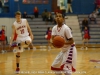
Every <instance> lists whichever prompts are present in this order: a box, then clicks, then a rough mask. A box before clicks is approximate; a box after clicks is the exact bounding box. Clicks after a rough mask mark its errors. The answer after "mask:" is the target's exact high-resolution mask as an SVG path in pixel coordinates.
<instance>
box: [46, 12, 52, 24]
mask: <svg viewBox="0 0 100 75" xmlns="http://www.w3.org/2000/svg"><path fill="white" fill-rule="evenodd" d="M46 22H47V23H46V24H48V22H53V17H52V14H51V13H50V12H48V16H47V19H46Z"/></svg>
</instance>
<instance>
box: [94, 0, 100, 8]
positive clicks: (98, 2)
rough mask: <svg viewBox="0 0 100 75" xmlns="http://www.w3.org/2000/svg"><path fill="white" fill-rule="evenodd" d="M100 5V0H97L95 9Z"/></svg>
mask: <svg viewBox="0 0 100 75" xmlns="http://www.w3.org/2000/svg"><path fill="white" fill-rule="evenodd" d="M99 7H100V0H95V9H96V8H99Z"/></svg>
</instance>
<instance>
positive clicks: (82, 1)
mask: <svg viewBox="0 0 100 75" xmlns="http://www.w3.org/2000/svg"><path fill="white" fill-rule="evenodd" d="M52 2H53V0H49V4H23V3H22V0H19V9H20V11H21V12H22V13H23V12H24V11H26V12H27V13H28V14H32V13H33V8H34V6H37V7H38V8H39V12H40V14H41V13H42V12H43V10H44V9H45V8H46V9H48V11H51V5H52ZM93 2H94V0H73V2H72V8H73V12H74V14H90V13H91V12H92V11H93V10H94V4H93ZM7 4H9V13H3V14H0V16H1V17H14V13H15V12H16V11H17V10H18V2H14V0H9V2H8V3H7Z"/></svg>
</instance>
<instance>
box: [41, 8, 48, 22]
mask: <svg viewBox="0 0 100 75" xmlns="http://www.w3.org/2000/svg"><path fill="white" fill-rule="evenodd" d="M47 16H48V11H47V9H45V10H44V12H43V13H42V19H43V21H46V19H47Z"/></svg>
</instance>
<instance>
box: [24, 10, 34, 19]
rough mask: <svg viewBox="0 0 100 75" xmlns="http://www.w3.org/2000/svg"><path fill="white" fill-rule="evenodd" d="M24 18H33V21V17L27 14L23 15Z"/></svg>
mask: <svg viewBox="0 0 100 75" xmlns="http://www.w3.org/2000/svg"><path fill="white" fill-rule="evenodd" d="M23 18H31V19H33V17H32V16H29V15H27V12H24V13H23Z"/></svg>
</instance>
